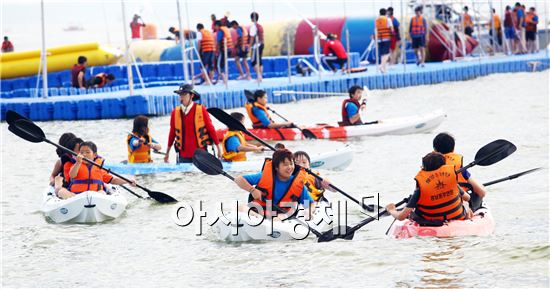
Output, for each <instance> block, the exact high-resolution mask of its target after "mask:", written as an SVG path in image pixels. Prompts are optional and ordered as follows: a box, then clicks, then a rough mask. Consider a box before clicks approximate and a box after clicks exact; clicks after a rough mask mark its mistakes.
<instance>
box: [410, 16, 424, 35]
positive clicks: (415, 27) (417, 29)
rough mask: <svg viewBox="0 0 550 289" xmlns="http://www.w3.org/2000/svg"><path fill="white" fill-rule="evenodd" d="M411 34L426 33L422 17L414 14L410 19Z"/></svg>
mask: <svg viewBox="0 0 550 289" xmlns="http://www.w3.org/2000/svg"><path fill="white" fill-rule="evenodd" d="M411 35H412V36H423V35H426V27H425V26H424V18H422V15H421V16H414V17H413V18H412V19H411Z"/></svg>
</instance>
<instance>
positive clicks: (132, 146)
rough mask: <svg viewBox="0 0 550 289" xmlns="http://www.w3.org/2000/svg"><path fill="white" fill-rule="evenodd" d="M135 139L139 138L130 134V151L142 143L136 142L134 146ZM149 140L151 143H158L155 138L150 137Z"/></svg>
mask: <svg viewBox="0 0 550 289" xmlns="http://www.w3.org/2000/svg"><path fill="white" fill-rule="evenodd" d="M135 140H139V139H138V138H137V137H135V136H132V138H131V139H130V150H131V151H135V150H137V149H139V148H140V147H141V145H142V144H141V143H140V144H138V145H137V146H134V141H135ZM151 142H152V143H158V142H157V141H156V140H155V139H152V141H151Z"/></svg>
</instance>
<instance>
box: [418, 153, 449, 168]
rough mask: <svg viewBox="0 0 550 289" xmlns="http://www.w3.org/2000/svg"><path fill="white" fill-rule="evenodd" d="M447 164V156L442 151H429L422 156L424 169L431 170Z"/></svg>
mask: <svg viewBox="0 0 550 289" xmlns="http://www.w3.org/2000/svg"><path fill="white" fill-rule="evenodd" d="M444 164H445V157H444V156H443V155H442V154H440V153H433V152H432V153H429V154H427V155H425V156H424V157H423V158H422V169H423V170H425V171H427V172H431V171H435V170H437V169H439V168H440V167H441V166H442V165H444Z"/></svg>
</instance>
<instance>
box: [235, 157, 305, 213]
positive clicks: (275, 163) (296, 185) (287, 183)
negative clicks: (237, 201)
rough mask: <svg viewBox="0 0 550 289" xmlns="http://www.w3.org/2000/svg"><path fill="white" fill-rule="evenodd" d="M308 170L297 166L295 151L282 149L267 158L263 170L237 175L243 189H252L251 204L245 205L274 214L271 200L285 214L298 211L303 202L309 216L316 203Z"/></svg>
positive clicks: (257, 210)
mask: <svg viewBox="0 0 550 289" xmlns="http://www.w3.org/2000/svg"><path fill="white" fill-rule="evenodd" d="M306 178H307V173H306V172H305V171H304V170H303V169H302V168H301V167H299V166H295V164H294V159H293V156H292V152H290V151H289V150H287V149H280V150H277V151H275V152H274V153H273V158H272V159H266V160H265V162H264V165H263V167H262V172H260V173H257V174H251V175H244V176H240V177H237V178H235V183H236V184H237V185H238V186H239V187H240V188H241V189H243V190H245V191H247V192H249V193H250V198H249V201H250V202H249V204H248V207H246V208H245V207H241V209H243V210H246V211H249V210H253V211H255V212H257V213H258V214H260V215H262V216H272V214H271V213H270V212H268V211H267V210H266V205H267V203H268V202H272V203H273V204H274V206H273V207H274V209H275V211H277V209H276V208H275V206H277V207H279V208H281V209H282V212H280V214H281V213H282V215H283V218H279V219H285V218H287V217H290V216H291V215H293V214H294V213H296V209H297V207H298V204H299V205H302V206H303V207H304V208H305V209H306V214H305V215H306V216H308V215H309V213H310V212H313V211H314V210H315V203H314V201H313V199H312V198H311V196H310V195H309V192H308V190H307V188H306V187H305V181H306Z"/></svg>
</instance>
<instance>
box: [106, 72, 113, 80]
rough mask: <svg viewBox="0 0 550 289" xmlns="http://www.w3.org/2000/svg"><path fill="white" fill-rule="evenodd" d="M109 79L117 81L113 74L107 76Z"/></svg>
mask: <svg viewBox="0 0 550 289" xmlns="http://www.w3.org/2000/svg"><path fill="white" fill-rule="evenodd" d="M107 79H108V80H111V81H113V80H115V75H114V74H112V73H109V74H107Z"/></svg>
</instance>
